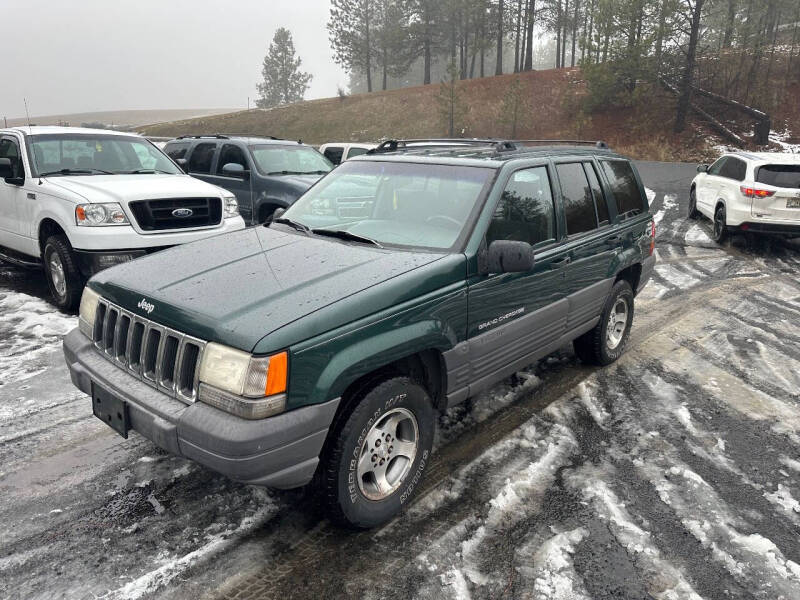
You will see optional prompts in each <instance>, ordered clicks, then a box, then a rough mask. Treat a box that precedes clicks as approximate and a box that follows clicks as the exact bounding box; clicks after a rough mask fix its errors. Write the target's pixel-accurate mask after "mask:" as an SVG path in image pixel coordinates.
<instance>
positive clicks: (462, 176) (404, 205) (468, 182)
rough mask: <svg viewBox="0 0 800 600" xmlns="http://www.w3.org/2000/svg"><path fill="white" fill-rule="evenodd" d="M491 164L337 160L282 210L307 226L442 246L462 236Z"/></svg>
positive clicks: (422, 245)
mask: <svg viewBox="0 0 800 600" xmlns="http://www.w3.org/2000/svg"><path fill="white" fill-rule="evenodd" d="M493 171H494V170H493V169H486V168H478V167H461V166H458V167H457V166H449V165H434V164H419V163H393V162H377V161H376V162H368V161H354V162H346V163H343V164H342V165H340V166H339V167H338V168H337V169H336V170H335V171H333V172H332V173H331V174H330V175H328V176H327V177H325V178H324V179H323V180H322V181H320V182H319V183H318V184H317V185H315V186H314V187H312V188H311V189H309V190H308V192H306V193H305V194H304V195H303V196H301V197H300V199H299V200H297V201H296V202H295V203H294V204H293V205H292V206H291V208H289V210H287V211H286V213H285V214H284V215H283V216H284V217H285V218H287V219H290V220H292V221H294V222H297V223H300V224H302V225H305V226H307V227H309V228H311V229H319V228H325V229H329V230H344V231H347V232H349V233H352V234H355V235H358V236H362V237H366V238H370V239H371V240H374V241H376V242H378V243H380V244H386V245H395V246H409V247H414V248H426V249H437V250H447V249H452V248H454V246H455V245H456V243H457V242H459V241H460V240H463V237H464V236H465V235H466V233H467V223H468V222H469V221H470V217H471V216H472V215H473V214H476V213H477V210H478V206H479V204H480V203H479V200H480V199H481V198H482V196H483V195H484V193H485V190H486V189H488V187H489V184H490V180H491V176H492V173H493Z"/></svg>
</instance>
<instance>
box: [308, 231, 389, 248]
mask: <svg viewBox="0 0 800 600" xmlns="http://www.w3.org/2000/svg"><path fill="white" fill-rule="evenodd" d="M311 233H315V234H317V235H327V236H328V237H335V238H339V239H340V240H352V241H354V242H361V243H364V244H372V245H373V246H377V247H378V248H383V246H381V244H380V243H379V242H378V241H376V240H373V239H372V238H368V237H367V236H365V235H358V234H357V233H351V232H350V231H347V230H346V229H312V230H311Z"/></svg>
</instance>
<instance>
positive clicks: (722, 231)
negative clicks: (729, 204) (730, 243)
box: [712, 205, 728, 244]
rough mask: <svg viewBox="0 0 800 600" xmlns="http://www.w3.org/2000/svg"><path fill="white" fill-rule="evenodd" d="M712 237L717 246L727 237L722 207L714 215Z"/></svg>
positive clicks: (725, 220) (723, 207)
mask: <svg viewBox="0 0 800 600" xmlns="http://www.w3.org/2000/svg"><path fill="white" fill-rule="evenodd" d="M712 237H713V238H714V241H715V242H717V243H718V244H721V243H722V242H724V241H725V239H726V238H727V237H728V223H727V215H726V213H725V206H724V205H720V206H719V208H717V210H716V212H715V213H714V229H713V232H712Z"/></svg>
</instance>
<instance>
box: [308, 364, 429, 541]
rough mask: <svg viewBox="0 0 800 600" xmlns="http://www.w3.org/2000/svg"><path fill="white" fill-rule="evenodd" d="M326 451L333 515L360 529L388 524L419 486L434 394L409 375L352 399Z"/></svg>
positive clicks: (325, 478) (325, 492)
mask: <svg viewBox="0 0 800 600" xmlns="http://www.w3.org/2000/svg"><path fill="white" fill-rule="evenodd" d="M350 406H351V408H350V409H349V410H350V413H349V415H345V416H343V418H341V419H339V421H338V423H337V424H336V425H335V426H334V430H333V432H332V438H331V440H330V445H329V447H328V449H327V450H326V452H325V453H324V455H323V459H322V464H321V465H320V468H321V469H322V473H321V475H322V481H321V483H322V487H323V490H322V491H323V496H324V498H325V503H326V508H327V511H328V514H329V515H330V516H331V518H332V519H333V520H334V521H336V522H338V523H340V524H342V525H346V526H349V527H353V528H358V529H368V528H371V527H375V526H377V525H380V524H382V523H385V522H386V521H388V520H389V519H391V518H392V517H394V516H395V515H396V514H398V513H399V512H400V511H401V510H402V508H403V507H404V506H405V505H407V504H408V502H409V500H410V499H411V498H412V497H413V496H414V494H415V493H416V492H417V490H418V489H419V486H420V483H421V482H422V477H423V474H424V472H425V469H426V468H427V466H428V463H429V462H430V455H431V448H432V446H433V436H434V429H435V424H436V418H435V413H434V410H433V406H432V404H431V400H430V397H429V396H428V393H427V392H426V391H425V389H424V388H423V387H422V386H421V385H419V384H418V383H416V382H414V381H412V380H411V379H409V378H408V377H392V378H390V379H385V380H383V381H382V382H380V383H378V384H376V385H374V386H372V387H370V388H368V389H367V390H364V391H362V392H361V393H360V394H359V396H357V397H354V398H352V399H351V402H350Z"/></svg>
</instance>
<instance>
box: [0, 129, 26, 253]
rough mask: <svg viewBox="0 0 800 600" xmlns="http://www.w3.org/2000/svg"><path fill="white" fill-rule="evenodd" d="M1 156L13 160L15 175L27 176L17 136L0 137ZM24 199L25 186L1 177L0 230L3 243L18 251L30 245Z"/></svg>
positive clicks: (12, 166)
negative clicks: (27, 238)
mask: <svg viewBox="0 0 800 600" xmlns="http://www.w3.org/2000/svg"><path fill="white" fill-rule="evenodd" d="M0 158H8V159H9V160H10V161H11V171H12V174H13V176H14V177H24V176H25V170H24V167H23V164H22V153H21V151H20V145H19V141H18V140H17V139H16V138H15V137H12V136H8V135H5V136H2V137H0ZM24 200H25V190H24V189H23V186H21V185H16V184H13V183H7V182H6V181H5V180H4V179H0V231H2V232H3V234H4V235H3V238H4V241H3V244H2V245H4V246H8V247H9V248H12V249H13V250H18V251H25V250H26V248H27V246H28V244H26V243H25V242H26V240H25V233H26V230H25V228H24V218H25V214H26V212H27V211H26V210H25V204H24Z"/></svg>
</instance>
